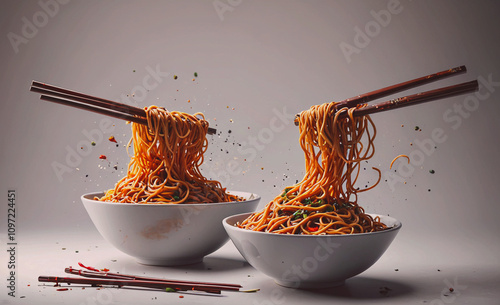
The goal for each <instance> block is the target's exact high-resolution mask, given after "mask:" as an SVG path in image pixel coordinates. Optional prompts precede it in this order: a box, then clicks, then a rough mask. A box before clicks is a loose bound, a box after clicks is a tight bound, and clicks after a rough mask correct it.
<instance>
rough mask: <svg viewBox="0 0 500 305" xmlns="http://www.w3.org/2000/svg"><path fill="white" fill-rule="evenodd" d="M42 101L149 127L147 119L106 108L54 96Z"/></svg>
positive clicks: (45, 97) (44, 98) (42, 98)
mask: <svg viewBox="0 0 500 305" xmlns="http://www.w3.org/2000/svg"><path fill="white" fill-rule="evenodd" d="M40 99H41V100H44V101H48V102H52V103H57V104H61V105H66V106H71V107H75V108H78V109H83V110H87V111H91V112H95V113H99V114H104V115H107V116H110V117H114V118H117V119H122V120H126V121H131V122H135V123H139V124H143V125H147V120H146V118H143V117H138V116H133V115H130V114H126V113H120V112H116V111H112V110H108V109H105V108H99V107H94V106H93V105H89V104H81V103H76V102H73V101H69V100H66V99H63V98H59V97H54V96H48V95H41V96H40Z"/></svg>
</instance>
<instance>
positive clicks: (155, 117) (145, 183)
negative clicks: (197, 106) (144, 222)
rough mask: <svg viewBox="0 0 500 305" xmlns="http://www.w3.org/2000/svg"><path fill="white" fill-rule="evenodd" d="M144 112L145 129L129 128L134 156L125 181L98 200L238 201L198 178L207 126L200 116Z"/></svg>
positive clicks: (150, 109) (149, 109) (215, 184)
mask: <svg viewBox="0 0 500 305" xmlns="http://www.w3.org/2000/svg"><path fill="white" fill-rule="evenodd" d="M145 111H146V116H147V122H148V125H147V126H146V125H142V124H137V123H132V138H131V140H130V141H131V142H133V149H134V155H133V156H132V157H131V161H130V164H129V166H128V171H127V176H125V177H124V178H122V179H121V180H120V181H118V183H117V184H116V186H115V188H114V189H111V190H109V191H107V192H106V194H105V195H104V196H103V197H101V198H99V200H101V201H110V202H126V203H213V202H230V201H237V200H241V199H240V198H238V197H237V196H234V195H230V194H228V193H226V190H225V188H222V186H221V184H220V182H218V181H215V180H208V179H207V178H205V177H203V175H202V174H201V172H200V168H199V167H200V166H201V164H202V163H203V154H204V153H205V151H206V150H207V144H208V141H207V138H206V134H207V131H208V122H207V121H205V119H204V116H203V114H202V113H196V114H194V115H190V114H187V113H183V112H177V111H172V112H169V111H167V110H165V109H163V108H159V107H157V106H150V107H147V108H145ZM198 117H201V118H198ZM130 145H131V143H130V142H129V147H130Z"/></svg>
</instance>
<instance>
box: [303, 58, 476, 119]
mask: <svg viewBox="0 0 500 305" xmlns="http://www.w3.org/2000/svg"><path fill="white" fill-rule="evenodd" d="M465 72H467V69H466V67H465V66H460V67H456V68H452V69H448V70H444V71H441V72H437V73H434V74H430V75H427V76H424V77H420V78H416V79H413V80H409V81H406V82H403V83H399V84H395V85H392V86H388V87H385V88H382V89H378V90H374V91H371V92H368V93H364V94H361V95H358V96H355V97H352V98H349V99H346V100H343V101H340V102H339V103H337V104H336V105H335V110H339V109H341V108H344V107H347V108H352V107H357V108H358V107H359V106H360V105H363V104H367V103H368V102H370V101H373V100H375V99H379V98H381V97H384V96H388V95H391V94H394V93H397V92H401V91H404V90H407V89H411V88H416V87H418V86H422V85H425V84H428V83H431V82H434V81H437V80H440V79H443V78H446V77H450V76H455V75H457V74H461V73H465ZM478 89H479V84H478V82H477V80H474V81H470V82H465V83H461V84H457V85H453V86H449V87H444V88H439V89H435V90H430V91H426V92H422V93H417V94H413V95H408V96H403V97H400V98H396V99H392V100H389V101H385V102H381V103H378V104H374V105H368V106H366V107H362V108H358V109H356V110H354V116H363V115H367V114H371V113H377V112H382V111H387V110H392V109H396V108H401V107H406V106H412V105H416V104H420V103H424V102H430V101H435V100H438V99H443V98H446V97H451V96H456V95H461V94H466V93H471V92H474V91H477V90H478ZM299 117H300V113H298V114H297V115H296V116H295V125H299Z"/></svg>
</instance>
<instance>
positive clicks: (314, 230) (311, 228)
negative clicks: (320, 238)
mask: <svg viewBox="0 0 500 305" xmlns="http://www.w3.org/2000/svg"><path fill="white" fill-rule="evenodd" d="M307 228H308V229H309V231H311V232H316V231H318V229H319V227H307Z"/></svg>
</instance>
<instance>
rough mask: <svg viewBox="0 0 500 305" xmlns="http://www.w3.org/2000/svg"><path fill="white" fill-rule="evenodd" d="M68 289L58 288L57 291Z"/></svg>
mask: <svg viewBox="0 0 500 305" xmlns="http://www.w3.org/2000/svg"><path fill="white" fill-rule="evenodd" d="M66 290H68V288H59V289H57V291H66Z"/></svg>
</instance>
